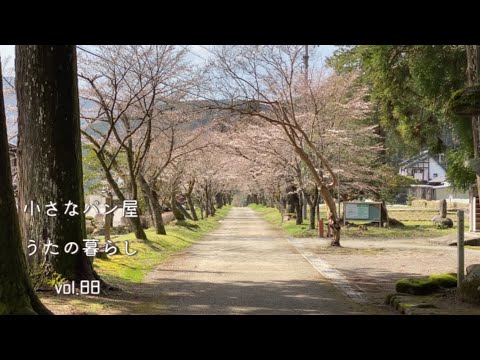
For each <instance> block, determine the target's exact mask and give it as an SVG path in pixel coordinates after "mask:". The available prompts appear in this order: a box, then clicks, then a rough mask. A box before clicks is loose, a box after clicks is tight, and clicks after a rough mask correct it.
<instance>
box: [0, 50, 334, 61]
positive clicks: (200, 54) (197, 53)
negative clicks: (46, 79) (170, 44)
mask: <svg viewBox="0 0 480 360" xmlns="http://www.w3.org/2000/svg"><path fill="white" fill-rule="evenodd" d="M203 46H204V45H192V46H191V48H190V50H191V53H192V60H194V61H198V62H202V61H204V60H202V58H206V57H208V50H206V49H205V48H204V47H203ZM334 50H335V46H334V45H320V46H318V48H317V49H316V51H317V52H318V53H319V55H320V56H319V58H320V61H323V60H324V59H325V57H327V56H330V55H331V54H332V53H333V51H334ZM0 56H1V57H2V61H5V59H6V58H7V57H11V60H10V61H11V64H10V66H12V64H13V60H14V57H15V45H0Z"/></svg>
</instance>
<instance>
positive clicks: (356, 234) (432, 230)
mask: <svg viewBox="0 0 480 360" xmlns="http://www.w3.org/2000/svg"><path fill="white" fill-rule="evenodd" d="M249 207H250V208H252V209H254V210H255V211H257V212H259V213H260V214H262V215H263V216H264V218H265V220H267V221H269V222H270V223H272V224H275V225H277V226H280V227H281V228H282V229H284V230H285V231H286V232H287V233H288V234H289V235H290V236H293V237H316V236H318V230H316V229H315V230H310V229H309V220H303V223H302V225H296V224H295V219H292V220H289V221H286V222H282V216H281V215H280V212H279V211H278V210H277V209H275V208H269V207H265V206H263V205H256V204H250V205H249ZM432 214H435V213H432ZM394 215H396V216H394V217H395V218H396V219H397V220H400V221H405V227H403V228H378V227H373V226H369V227H368V228H367V230H365V229H362V228H358V227H351V228H346V227H342V237H344V238H352V239H356V238H427V237H440V236H445V235H450V234H455V233H456V232H457V229H456V227H455V226H454V227H453V228H452V229H438V228H437V227H436V226H435V225H433V224H432V222H431V221H430V220H421V219H418V218H419V217H420V216H418V214H416V211H414V210H412V211H408V212H407V211H403V212H402V214H397V213H396V214H394ZM399 215H403V216H399ZM432 216H433V215H432ZM427 217H430V214H428V215H427ZM420 218H421V217H420ZM452 218H453V219H455V218H454V217H452ZM414 219H418V220H414ZM430 219H431V217H430ZM324 220H325V219H324ZM354 223H357V224H362V222H361V221H358V222H355V221H354ZM325 231H326V228H325Z"/></svg>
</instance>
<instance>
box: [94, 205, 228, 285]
mask: <svg viewBox="0 0 480 360" xmlns="http://www.w3.org/2000/svg"><path fill="white" fill-rule="evenodd" d="M230 209H231V207H230V206H225V207H223V208H221V209H218V210H217V212H216V214H215V216H214V217H209V218H208V219H206V220H199V221H196V222H195V221H191V220H185V221H181V222H180V221H173V222H172V223H171V224H169V225H167V226H166V231H167V235H157V234H156V233H155V230H154V229H152V228H150V229H147V230H145V233H146V234H147V238H148V240H149V241H148V242H144V241H139V240H137V239H136V238H135V235H134V234H133V233H129V234H126V235H121V236H117V237H112V241H113V242H114V243H115V244H116V245H117V246H118V247H119V249H120V252H121V255H115V256H111V257H110V258H109V259H108V260H103V259H95V261H94V264H93V266H94V268H95V270H96V271H97V272H98V273H99V275H100V276H101V277H102V278H104V279H105V280H106V281H107V282H109V283H112V284H118V283H122V282H141V281H142V280H143V278H144V277H145V275H146V274H147V273H148V272H150V271H151V270H152V269H153V268H154V267H155V266H157V265H158V264H160V263H161V262H162V261H164V260H165V259H166V258H168V257H169V256H170V255H172V254H173V253H175V252H177V251H179V250H182V249H184V248H186V247H187V246H189V245H191V244H192V243H194V242H195V241H196V240H198V239H200V238H201V237H202V236H203V235H205V234H207V233H209V232H210V231H212V230H214V229H215V228H216V227H217V226H218V225H219V220H221V219H223V218H224V217H225V216H226V215H227V213H228V212H229V210H230ZM100 239H101V240H103V238H102V237H100ZM125 240H128V241H129V252H132V251H134V250H137V251H138V252H137V253H136V254H135V255H132V256H127V255H125Z"/></svg>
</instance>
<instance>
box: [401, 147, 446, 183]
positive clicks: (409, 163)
mask: <svg viewBox="0 0 480 360" xmlns="http://www.w3.org/2000/svg"><path fill="white" fill-rule="evenodd" d="M428 158H432V159H433V161H435V162H436V163H437V164H438V165H439V166H441V167H442V169H443V170H445V171H446V169H445V165H444V164H441V163H440V162H439V161H438V160H437V159H435V158H434V157H433V156H431V155H430V154H429V152H428V150H424V151H422V152H421V153H419V154H418V155H415V156H414V157H412V158H411V159H408V160H405V161H402V162H401V163H400V168H406V167H411V166H413V165H415V164H416V163H419V162H420V161H427V160H428ZM444 180H445V179H444Z"/></svg>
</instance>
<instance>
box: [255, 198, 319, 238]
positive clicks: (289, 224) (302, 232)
mask: <svg viewBox="0 0 480 360" xmlns="http://www.w3.org/2000/svg"><path fill="white" fill-rule="evenodd" d="M248 207H250V208H252V209H253V210H255V211H257V212H259V213H260V214H262V215H263V217H264V218H265V220H267V221H268V222H270V223H272V224H274V225H277V226H280V227H281V228H282V229H283V230H285V231H286V232H287V233H288V234H289V235H290V236H292V237H300V238H301V237H315V236H318V230H310V229H309V224H310V223H309V221H308V220H303V223H302V225H296V224H295V219H291V220H289V221H285V222H282V216H281V214H280V211H278V210H277V209H275V208H269V207H266V206H263V205H257V204H250V205H248Z"/></svg>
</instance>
